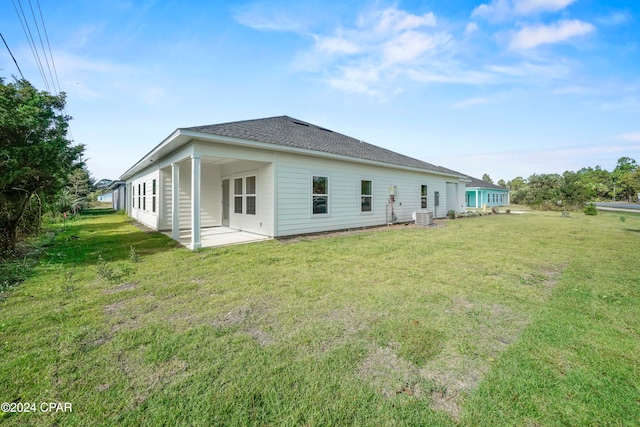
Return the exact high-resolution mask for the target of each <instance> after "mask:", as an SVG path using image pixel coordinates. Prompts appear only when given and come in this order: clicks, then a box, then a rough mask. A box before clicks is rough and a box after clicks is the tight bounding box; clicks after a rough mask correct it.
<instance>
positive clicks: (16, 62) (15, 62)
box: [0, 33, 25, 80]
mask: <svg viewBox="0 0 640 427" xmlns="http://www.w3.org/2000/svg"><path fill="white" fill-rule="evenodd" d="M0 37H2V41H3V42H4V45H5V46H6V47H7V50H8V51H9V55H11V59H13V62H14V64H16V68H17V69H18V71H19V72H20V77H22V80H25V78H24V74H22V70H21V69H20V66H19V65H18V61H16V58H15V56H13V52H11V49H9V45H8V44H7V41H6V40H5V39H4V36H3V35H2V33H0Z"/></svg>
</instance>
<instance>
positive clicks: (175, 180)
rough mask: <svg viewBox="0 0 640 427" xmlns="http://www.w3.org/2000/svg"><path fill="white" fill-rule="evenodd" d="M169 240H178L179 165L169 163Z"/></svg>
mask: <svg viewBox="0 0 640 427" xmlns="http://www.w3.org/2000/svg"><path fill="white" fill-rule="evenodd" d="M171 238H172V239H173V240H180V165H179V164H178V163H171Z"/></svg>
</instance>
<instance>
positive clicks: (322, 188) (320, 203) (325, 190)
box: [311, 176, 329, 215]
mask: <svg viewBox="0 0 640 427" xmlns="http://www.w3.org/2000/svg"><path fill="white" fill-rule="evenodd" d="M312 187H313V194H312V200H311V202H312V204H313V214H314V215H322V214H328V213H329V178H328V177H326V176H314V177H313V181H312Z"/></svg>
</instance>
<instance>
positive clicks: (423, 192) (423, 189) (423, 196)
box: [420, 185, 427, 209]
mask: <svg viewBox="0 0 640 427" xmlns="http://www.w3.org/2000/svg"><path fill="white" fill-rule="evenodd" d="M420 209H427V186H426V185H422V186H420Z"/></svg>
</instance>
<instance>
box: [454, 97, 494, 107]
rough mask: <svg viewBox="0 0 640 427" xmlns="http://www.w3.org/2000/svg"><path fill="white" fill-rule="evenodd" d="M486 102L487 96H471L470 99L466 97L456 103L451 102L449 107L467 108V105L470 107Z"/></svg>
mask: <svg viewBox="0 0 640 427" xmlns="http://www.w3.org/2000/svg"><path fill="white" fill-rule="evenodd" d="M488 102H489V99H488V98H471V99H467V100H464V101H462V102H458V103H456V104H453V105H452V106H451V108H453V109H460V108H468V107H472V106H474V105H481V104H486V103H488Z"/></svg>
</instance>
